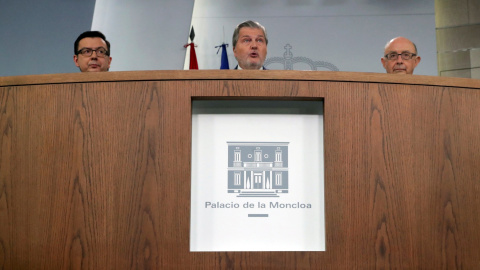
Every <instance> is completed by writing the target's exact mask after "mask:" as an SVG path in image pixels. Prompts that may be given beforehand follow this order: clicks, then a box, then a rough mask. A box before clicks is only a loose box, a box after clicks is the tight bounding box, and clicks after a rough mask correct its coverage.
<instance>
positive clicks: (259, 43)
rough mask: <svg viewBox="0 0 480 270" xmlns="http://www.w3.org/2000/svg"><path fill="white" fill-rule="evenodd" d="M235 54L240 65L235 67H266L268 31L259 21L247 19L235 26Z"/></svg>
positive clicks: (233, 38)
mask: <svg viewBox="0 0 480 270" xmlns="http://www.w3.org/2000/svg"><path fill="white" fill-rule="evenodd" d="M232 44H233V55H234V56H235V59H237V62H238V66H237V67H235V69H253V70H255V69H265V68H264V67H263V62H265V57H266V56H267V44H268V39H267V32H266V30H265V27H263V26H262V25H261V24H259V23H258V22H254V21H245V22H243V23H241V24H239V25H237V27H236V28H235V31H234V32H233V37H232Z"/></svg>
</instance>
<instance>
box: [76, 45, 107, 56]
mask: <svg viewBox="0 0 480 270" xmlns="http://www.w3.org/2000/svg"><path fill="white" fill-rule="evenodd" d="M93 52H95V54H96V55H97V56H98V57H105V56H106V55H110V53H109V52H108V51H107V49H105V48H103V47H100V48H97V49H96V50H94V49H90V48H83V49H81V50H78V52H77V54H81V55H83V56H85V57H90V56H92V54H93Z"/></svg>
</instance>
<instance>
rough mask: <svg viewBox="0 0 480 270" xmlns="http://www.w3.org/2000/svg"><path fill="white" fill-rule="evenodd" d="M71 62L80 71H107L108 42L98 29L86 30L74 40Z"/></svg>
mask: <svg viewBox="0 0 480 270" xmlns="http://www.w3.org/2000/svg"><path fill="white" fill-rule="evenodd" d="M74 53H75V54H74V56H73V62H75V65H76V66H77V67H79V68H80V71H81V72H91V71H92V72H95V71H108V70H109V69H110V63H111V62H112V57H110V42H108V41H107V39H106V38H105V35H104V34H102V33H101V32H99V31H87V32H84V33H82V34H80V36H78V38H77V40H75V44H74Z"/></svg>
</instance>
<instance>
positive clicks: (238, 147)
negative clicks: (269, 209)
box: [227, 142, 289, 197]
mask: <svg viewBox="0 0 480 270" xmlns="http://www.w3.org/2000/svg"><path fill="white" fill-rule="evenodd" d="M227 144H228V193H235V194H237V197H280V195H281V194H284V193H288V144H289V143H288V142H227Z"/></svg>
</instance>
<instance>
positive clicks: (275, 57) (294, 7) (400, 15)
mask: <svg viewBox="0 0 480 270" xmlns="http://www.w3.org/2000/svg"><path fill="white" fill-rule="evenodd" d="M434 9H435V7H434V1H431V0H418V1H416V0H407V1H402V2H401V3H399V2H398V1H393V0H373V1H366V0H363V1H352V0H350V1H349V0H295V1H293V0H284V1H278V0H265V1H248V0H243V1H238V0H224V1H215V0H195V6H194V10H193V19H192V25H193V26H194V29H195V32H196V37H195V41H196V43H197V44H198V47H197V50H196V52H197V59H198V65H199V68H200V69H213V68H219V67H220V53H219V54H218V55H217V54H216V53H217V49H215V46H217V45H219V44H222V42H224V41H225V42H226V43H229V47H228V57H229V64H230V68H234V67H235V65H236V63H237V62H236V60H235V58H234V56H233V49H232V44H231V43H232V41H231V39H232V33H233V30H234V28H235V26H236V25H237V24H238V23H240V22H242V21H244V20H247V19H253V20H256V21H258V22H260V23H261V24H262V25H264V26H265V27H266V28H267V33H268V38H269V44H268V54H267V60H266V63H267V68H269V69H294V70H305V69H307V70H308V69H312V67H313V66H314V67H315V69H316V70H336V69H338V70H340V71H359V72H382V73H383V72H385V70H384V69H383V66H382V65H381V62H380V58H381V57H382V54H383V48H384V46H385V44H386V42H387V41H388V40H390V39H391V38H393V37H397V36H405V37H407V38H410V39H411V40H413V41H414V42H415V43H416V45H417V47H418V49H419V54H420V55H421V57H422V60H421V63H420V65H419V66H418V67H417V69H416V70H415V74H421V75H437V60H436V57H437V56H436V37H435V10H434ZM223 33H225V35H223ZM186 62H187V63H188V54H187V61H186ZM292 63H295V64H293V65H292V66H289V64H292ZM186 66H187V67H188V65H186Z"/></svg>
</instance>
